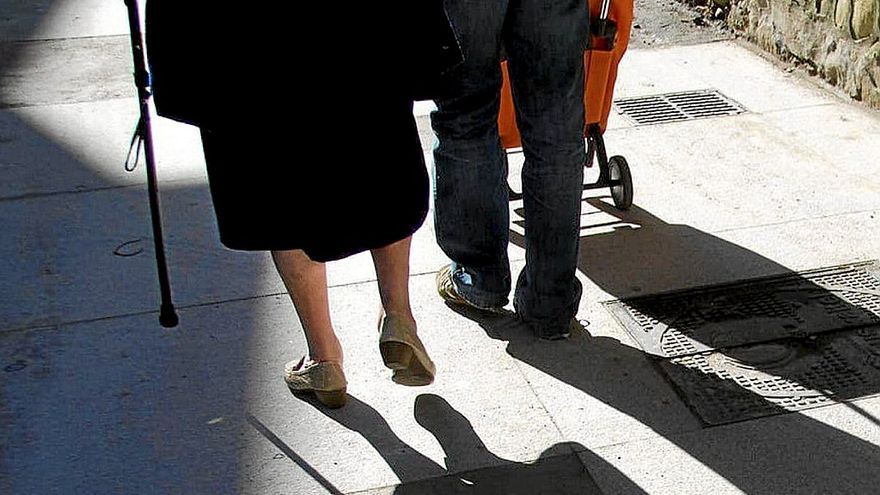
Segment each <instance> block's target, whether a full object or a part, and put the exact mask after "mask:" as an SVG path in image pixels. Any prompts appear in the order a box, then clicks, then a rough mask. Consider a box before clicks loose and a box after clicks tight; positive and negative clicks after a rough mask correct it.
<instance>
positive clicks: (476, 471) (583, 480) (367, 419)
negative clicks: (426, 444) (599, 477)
mask: <svg viewBox="0 0 880 495" xmlns="http://www.w3.org/2000/svg"><path fill="white" fill-rule="evenodd" d="M309 402H310V403H311V404H312V405H313V406H314V407H315V408H316V409H317V410H319V411H321V412H323V413H324V414H326V415H327V416H328V417H330V418H331V419H333V420H334V421H336V422H337V423H339V424H340V425H342V426H344V427H345V428H348V429H349V430H352V431H355V432H358V433H359V434H361V436H363V437H364V439H366V440H367V441H368V442H369V443H370V445H372V446H373V448H374V449H375V450H376V451H377V452H378V453H379V455H380V456H382V458H383V459H384V460H385V461H386V462H387V463H388V466H389V467H390V468H391V470H392V471H393V472H394V473H395V475H397V477H398V478H399V479H400V481H401V484H400V485H399V486H398V487H397V488H396V489H395V490H394V493H395V494H398V495H409V494H412V495H423V494H438V495H439V494H447V493H468V494H485V495H494V494H498V493H505V494H514V495H518V494H522V495H526V494H536V493H553V494H587V495H588V494H592V493H595V494H600V493H602V492H601V490H600V489H599V487H598V486H597V485H596V483H595V481H594V480H593V478H592V477H591V476H590V474H589V472H588V471H587V469H586V468H585V467H584V464H583V463H582V461H581V459H580V458H581V457H583V458H588V459H590V460H591V462H592V463H593V464H595V465H598V466H600V467H601V468H602V469H603V472H605V473H610V474H608V476H611V477H615V483H616V485H615V486H621V487H626V488H627V490H628V493H634V494H635V493H644V492H642V491H641V490H640V489H639V488H638V487H637V486H636V485H635V484H633V483H632V482H631V481H630V480H629V479H627V478H626V477H625V476H623V475H622V474H621V473H620V472H619V471H617V470H615V469H614V468H613V467H611V466H610V465H608V464H606V463H604V461H601V460H600V459H599V458H598V456H595V455H593V454H592V453H590V452H588V451H586V449H585V448H584V447H583V446H582V445H579V444H575V443H571V442H565V443H559V444H556V445H553V446H551V447H549V448H547V449H546V450H544V451H543V452H542V453H541V454H540V456H539V458H538V459H537V460H535V461H534V462H530V463H523V462H515V461H510V460H507V459H503V458H501V457H499V456H497V455H495V454H493V453H492V452H490V451H489V449H488V448H487V447H486V445H485V443H483V441H482V440H481V439H480V437H479V436H478V435H477V433H476V432H475V431H474V428H473V425H472V424H471V422H470V421H469V420H468V419H467V417H465V416H464V415H463V414H461V413H460V412H458V411H457V410H455V409H454V408H453V407H452V406H451V405H450V404H449V403H448V402H447V401H446V400H445V399H443V398H442V397H440V396H438V395H434V394H421V395H419V396H418V397H416V400H415V406H414V417H415V420H416V422H417V423H418V424H419V425H421V426H422V427H424V428H425V429H426V430H428V431H429V432H430V433H431V434H432V435H433V436H434V437H435V438H436V439H437V441H438V442H439V444H440V446H441V447H442V448H443V452H444V453H445V466H441V465H440V464H438V463H436V462H435V461H433V460H432V459H430V458H428V457H427V456H425V455H424V454H422V453H420V452H418V451H417V450H415V449H414V448H412V447H411V446H410V445H408V444H406V443H405V442H403V441H402V440H401V439H400V438H399V437H398V436H397V435H396V434H395V433H394V432H393V431H392V430H391V428H390V426H389V425H388V423H387V421H385V419H384V418H383V417H382V416H381V415H380V414H379V413H378V412H377V411H376V410H375V409H373V408H372V407H370V406H369V405H367V404H366V403H364V402H362V401H360V400H358V399H357V398H355V397H353V396H351V395H349V398H348V404H347V405H346V407H344V408H342V409H326V408H323V407H321V406H320V404H318V403H317V402H316V401H314V400H309ZM597 462H598V464H597ZM474 466H478V467H476V468H474Z"/></svg>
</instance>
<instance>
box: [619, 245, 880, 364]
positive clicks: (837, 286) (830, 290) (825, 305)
mask: <svg viewBox="0 0 880 495" xmlns="http://www.w3.org/2000/svg"><path fill="white" fill-rule="evenodd" d="M606 305H607V307H608V309H609V310H610V311H611V313H612V314H613V315H614V316H615V317H616V318H617V320H618V321H620V323H621V324H623V326H624V327H625V328H626V330H627V331H628V332H629V333H630V334H631V335H632V336H633V338H635V339H636V341H637V342H638V343H639V345H640V346H641V347H642V349H643V350H644V351H645V352H647V353H649V354H652V355H654V356H658V357H662V358H672V357H681V356H687V355H692V354H696V353H700V352H705V351H710V350H715V349H720V348H726V347H736V346H742V345H746V344H752V343H758V342H767V341H771V340H778V339H784V338H791V337H804V336H809V335H816V334H820V333H824V332H829V331H836V330H844V329H849V328H858V327H864V326H867V325H875V324H880V266H878V263H877V262H876V261H872V262H867V263H860V264H853V265H846V266H842V267H834V268H825V269H820V270H813V271H808V272H801V273H793V274H790V275H783V276H778V277H772V278H766V279H760V280H753V281H747V282H739V283H735V284H727V285H721V286H713V287H707V288H701V289H692V290H685V291H681V292H676V293H669V294H662V295H656V296H642V297H636V298H631V299H623V300H619V301H611V302H609V303H606Z"/></svg>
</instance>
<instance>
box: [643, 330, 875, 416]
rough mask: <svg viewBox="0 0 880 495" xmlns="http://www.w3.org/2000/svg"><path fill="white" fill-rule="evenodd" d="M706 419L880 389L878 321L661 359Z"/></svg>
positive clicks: (810, 404)
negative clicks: (866, 325) (803, 336)
mask: <svg viewBox="0 0 880 495" xmlns="http://www.w3.org/2000/svg"><path fill="white" fill-rule="evenodd" d="M659 364H660V367H661V369H662V370H663V371H664V372H665V373H666V374H667V376H668V377H669V379H670V380H671V381H672V382H673V384H675V386H676V388H677V389H678V392H679V395H681V396H682V398H683V399H684V400H685V402H686V403H687V404H688V406H690V408H691V410H692V411H693V412H694V413H696V414H697V416H699V418H700V419H701V420H702V421H703V422H704V423H706V424H708V425H721V424H727V423H733V422H737V421H744V420H748V419H754V418H758V417H763V416H769V415H774V414H781V413H786V412H792V411H801V410H804V409H810V408H814V407H819V406H823V405H829V404H833V403H838V402H841V401H845V400H851V399H856V398H862V397H868V396H872V395H877V394H878V393H880V327H872V328H863V329H859V330H849V331H844V332H835V333H828V334H823V335H820V336H814V337H812V338H807V339H800V340H791V339H789V340H783V341H778V342H772V343H763V344H755V345H750V346H744V347H739V348H734V349H726V350H724V351H710V352H703V353H699V354H694V355H691V356H684V357H679V358H673V359H669V360H663V361H660V363H659Z"/></svg>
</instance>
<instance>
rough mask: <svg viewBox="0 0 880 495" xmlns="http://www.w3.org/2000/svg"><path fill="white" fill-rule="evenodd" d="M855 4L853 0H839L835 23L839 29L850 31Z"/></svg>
mask: <svg viewBox="0 0 880 495" xmlns="http://www.w3.org/2000/svg"><path fill="white" fill-rule="evenodd" d="M852 14H853V5H852V0H838V2H837V8H836V9H835V12H834V25H835V26H837V27H838V28H839V29H842V30H844V31H846V32H847V33H850V23H851V21H852Z"/></svg>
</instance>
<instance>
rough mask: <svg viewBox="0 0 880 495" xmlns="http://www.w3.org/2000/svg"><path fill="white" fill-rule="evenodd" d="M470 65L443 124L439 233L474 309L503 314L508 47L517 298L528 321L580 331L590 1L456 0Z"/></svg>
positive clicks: (451, 7)
mask: <svg viewBox="0 0 880 495" xmlns="http://www.w3.org/2000/svg"><path fill="white" fill-rule="evenodd" d="M446 6H447V10H448V12H449V16H450V18H451V20H452V24H453V26H454V28H455V30H456V33H457V35H458V36H459V41H460V43H461V45H462V50H463V52H464V56H465V62H464V64H462V65H461V66H459V67H458V68H456V69H455V70H454V71H452V72H451V73H450V75H449V78H450V82H449V84H450V91H449V94H451V95H453V96H450V97H446V98H443V99H440V100H437V102H436V103H437V108H438V109H437V111H435V112H434V113H433V114H432V115H431V121H432V127H433V129H434V132H435V134H436V136H437V145H436V146H435V149H434V172H435V179H436V180H435V185H436V189H435V191H434V194H435V218H434V220H435V224H436V231H437V239H438V243H439V244H440V247H441V248H442V249H443V251H444V252H445V253H446V255H447V256H449V257H450V258H451V259H452V260H453V263H454V265H453V268H454V271H453V273H454V278H453V280H454V282H455V285H456V288H457V289H458V290H459V292H460V293H461V294H462V295H463V296H464V297H465V298H467V299H468V300H470V301H472V302H474V303H476V304H479V305H482V306H503V305H504V304H506V302H507V296H508V294H509V293H510V283H511V279H510V265H509V263H508V258H507V243H508V237H509V221H510V219H509V214H508V188H507V155H506V153H505V151H504V150H503V149H502V146H501V141H500V139H499V137H498V126H497V118H498V108H499V102H500V88H501V81H502V76H501V68H500V59H501V48H502V46H503V47H504V49H505V50H506V53H507V59H508V67H509V70H510V76H511V83H512V88H513V96H514V105H515V107H516V119H517V125H518V127H519V129H520V133H521V135H522V140H523V152H524V154H525V164H524V166H523V172H522V184H523V201H524V204H523V207H524V210H525V232H526V236H525V249H526V265H525V268H524V269H523V271H522V273H520V275H519V278H518V281H517V285H516V290H515V294H514V306H515V307H516V310H517V313H519V315H520V317H521V318H522V319H523V320H525V321H526V322H529V323H531V324H532V325H533V326H534V325H540V326H541V327H543V328H545V329H547V330H550V331H551V333H552V331H553V330H554V329H560V330H561V329H562V328H561V327H564V328H565V329H567V328H568V325H569V322H570V320H571V318H572V317H573V316H574V315H575V313H576V312H577V307H578V302H579V300H580V293H581V286H580V283H579V282H578V281H577V279H576V278H575V271H576V269H577V250H578V238H579V231H580V204H581V193H582V184H583V165H584V160H585V158H586V156H585V155H586V153H585V147H584V138H583V135H584V134H583V131H584V106H583V85H584V67H583V52H584V48H585V46H586V40H587V35H588V26H587V24H588V20H587V19H588V16H587V2H586V1H585V0H447V2H446Z"/></svg>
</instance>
